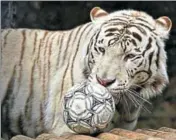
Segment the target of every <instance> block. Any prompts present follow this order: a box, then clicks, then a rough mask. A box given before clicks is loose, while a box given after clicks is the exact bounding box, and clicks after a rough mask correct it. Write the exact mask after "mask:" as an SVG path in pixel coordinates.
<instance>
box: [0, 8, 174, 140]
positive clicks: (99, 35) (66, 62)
mask: <svg viewBox="0 0 176 140" xmlns="http://www.w3.org/2000/svg"><path fill="white" fill-rule="evenodd" d="M90 18H91V22H90V23H87V24H84V25H81V26H78V27H76V28H74V29H72V30H68V31H46V30H35V29H32V30H31V29H5V30H3V31H2V37H1V43H2V45H1V60H0V62H1V69H0V79H1V80H0V95H1V115H2V116H1V117H2V120H1V121H2V127H1V128H2V129H1V130H2V137H3V138H5V139H9V138H11V137H12V136H14V135H17V134H23V135H27V136H30V137H35V136H37V135H38V134H40V133H43V132H48V133H55V134H56V135H62V134H63V133H65V132H70V131H71V130H69V128H68V127H67V126H66V125H65V124H64V122H63V119H62V118H63V117H62V109H61V103H62V97H63V95H64V94H65V93H66V92H67V90H68V89H69V88H71V87H72V86H73V85H74V84H75V83H79V82H81V81H83V80H85V79H89V80H90V81H91V82H95V83H99V84H101V85H103V86H105V87H107V88H108V90H109V91H110V92H111V94H112V95H113V97H114V98H115V100H116V104H117V105H116V108H117V113H119V114H120V121H118V120H117V116H115V117H114V119H113V121H112V125H111V127H109V128H108V129H107V131H109V130H110V129H112V128H114V127H122V128H126V129H133V128H134V127H135V125H136V122H137V119H138V116H139V112H140V110H141V108H143V107H142V104H143V102H146V100H147V99H149V98H151V97H152V96H156V95H157V94H160V93H161V91H162V90H163V88H164V87H165V85H166V84H167V83H168V75H167V71H166V58H167V57H166V52H165V50H164V46H165V40H166V39H167V38H168V35H169V31H170V29H171V26H172V22H171V20H170V19H169V18H168V17H166V16H164V17H160V18H158V19H156V20H155V19H153V18H152V17H151V16H149V15H148V14H146V13H145V12H141V11H135V10H122V11H117V12H113V13H110V14H108V13H107V12H106V11H104V10H103V9H101V8H99V7H95V8H93V9H92V10H91V12H90ZM119 100H120V101H119ZM118 101H119V102H118Z"/></svg>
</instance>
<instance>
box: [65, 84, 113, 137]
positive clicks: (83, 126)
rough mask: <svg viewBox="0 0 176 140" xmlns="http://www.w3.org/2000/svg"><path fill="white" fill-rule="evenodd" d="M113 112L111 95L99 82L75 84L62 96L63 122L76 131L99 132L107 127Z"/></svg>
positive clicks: (83, 132) (84, 132)
mask: <svg viewBox="0 0 176 140" xmlns="http://www.w3.org/2000/svg"><path fill="white" fill-rule="evenodd" d="M114 112H115V103H114V99H113V97H112V96H111V94H110V93H109V92H108V90H107V89H106V88H105V87H103V86H101V85H99V84H93V83H90V82H83V83H81V84H77V85H75V86H73V87H72V88H71V89H70V90H69V91H68V93H67V94H66V95H65V96H64V111H63V118H64V122H65V123H66V124H67V126H68V127H69V128H70V129H71V130H73V131H75V132H77V133H81V134H95V133H98V132H101V131H102V130H103V129H105V128H107V126H108V123H109V122H110V121H111V119H112V117H113V116H114Z"/></svg>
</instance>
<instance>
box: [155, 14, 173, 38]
mask: <svg viewBox="0 0 176 140" xmlns="http://www.w3.org/2000/svg"><path fill="white" fill-rule="evenodd" d="M171 28H172V21H171V19H170V18H169V17H166V16H163V17H160V18H158V19H156V29H157V30H158V31H159V32H160V33H161V35H162V34H163V35H167V34H168V33H169V32H170V30H171Z"/></svg>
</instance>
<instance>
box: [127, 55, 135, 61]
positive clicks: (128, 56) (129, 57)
mask: <svg viewBox="0 0 176 140" xmlns="http://www.w3.org/2000/svg"><path fill="white" fill-rule="evenodd" d="M134 57H135V55H134V54H127V55H126V56H125V60H127V59H131V58H134Z"/></svg>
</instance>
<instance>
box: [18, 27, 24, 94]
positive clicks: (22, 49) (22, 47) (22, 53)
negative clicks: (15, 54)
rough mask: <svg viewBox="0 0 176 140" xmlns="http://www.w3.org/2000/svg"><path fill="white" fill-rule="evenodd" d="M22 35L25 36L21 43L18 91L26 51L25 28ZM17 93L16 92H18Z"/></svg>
mask: <svg viewBox="0 0 176 140" xmlns="http://www.w3.org/2000/svg"><path fill="white" fill-rule="evenodd" d="M22 37H23V41H22V44H21V54H20V62H19V67H20V70H19V77H18V91H17V93H19V89H20V85H21V77H22V69H23V68H22V61H23V55H24V51H25V41H26V32H25V30H23V31H22ZM17 93H16V94H17Z"/></svg>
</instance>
